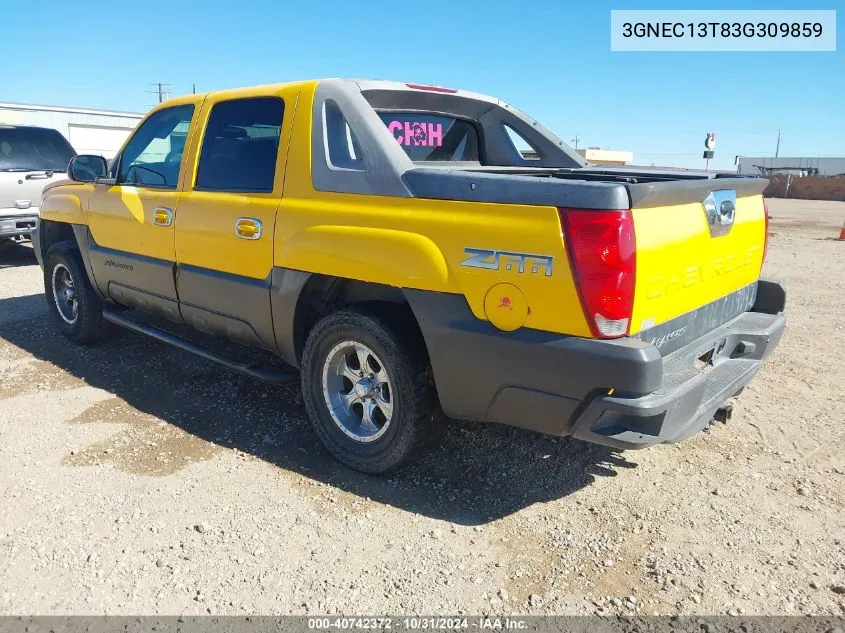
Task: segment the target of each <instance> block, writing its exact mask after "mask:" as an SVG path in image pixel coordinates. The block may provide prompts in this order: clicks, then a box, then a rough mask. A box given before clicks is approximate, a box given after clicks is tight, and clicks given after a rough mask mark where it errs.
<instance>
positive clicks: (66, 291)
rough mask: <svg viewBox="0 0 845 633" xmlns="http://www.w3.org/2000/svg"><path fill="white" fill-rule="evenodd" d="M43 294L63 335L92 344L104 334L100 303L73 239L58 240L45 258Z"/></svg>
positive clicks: (79, 341)
mask: <svg viewBox="0 0 845 633" xmlns="http://www.w3.org/2000/svg"><path fill="white" fill-rule="evenodd" d="M44 293H45V294H46V296H47V305H48V306H49V309H50V312H51V314H52V315H53V318H54V320H55V322H56V324H57V325H58V326H59V329H60V330H61V332H62V334H64V335H65V336H66V337H67V338H69V339H70V340H72V341H74V342H75V343H92V342H94V341H96V340H98V339H100V338H102V336H103V335H104V334H105V333H106V331H107V326H108V324H107V323H106V321H105V320H104V319H103V302H102V300H101V299H100V298H99V297H98V296H97V293H96V292H94V288H93V287H92V286H91V282H90V281H89V280H88V274H87V273H86V272H85V267H84V266H83V264H82V257H81V256H80V254H79V251H78V250H77V248H76V244H74V243H73V242H58V243H56V244H54V245H53V246H51V247H50V250H49V251H47V255H46V257H45V258H44Z"/></svg>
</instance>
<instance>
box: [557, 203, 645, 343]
mask: <svg viewBox="0 0 845 633" xmlns="http://www.w3.org/2000/svg"><path fill="white" fill-rule="evenodd" d="M558 211H559V212H560V222H561V226H562V227H563V232H564V237H565V239H566V249H567V251H568V252H569V261H570V264H571V266H572V272H573V274H574V275H575V283H576V285H577V287H578V293H579V295H580V297H581V307H582V308H583V309H584V315H585V316H586V317H587V321H588V322H589V324H590V330H591V331H592V332H593V336H595V337H596V338H614V337H617V336H624V335H625V334H627V333H628V331H629V330H630V325H631V311H632V309H633V307H634V281H635V277H636V241H635V239H634V222H633V219H632V218H631V212H630V211H628V210H624V211H593V210H586V209H559V210H558Z"/></svg>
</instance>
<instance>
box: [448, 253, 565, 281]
mask: <svg viewBox="0 0 845 633" xmlns="http://www.w3.org/2000/svg"><path fill="white" fill-rule="evenodd" d="M464 253H465V254H466V255H468V257H467V258H466V259H464V260H463V261H462V262H461V266H466V267H467V268H486V269H487V270H501V269H502V268H503V267H504V269H505V270H515V271H516V272H518V273H524V272H525V271H526V269H527V270H528V272H530V273H531V274H535V275H536V274H538V273H539V272H540V271H541V270H542V271H543V272H544V274H545V276H546V277H551V276H552V266H553V264H554V261H555V258H554V257H552V256H551V255H532V254H531V253H514V252H511V251H494V250H490V249H487V248H465V249H464Z"/></svg>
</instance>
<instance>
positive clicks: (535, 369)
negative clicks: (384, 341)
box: [406, 280, 786, 449]
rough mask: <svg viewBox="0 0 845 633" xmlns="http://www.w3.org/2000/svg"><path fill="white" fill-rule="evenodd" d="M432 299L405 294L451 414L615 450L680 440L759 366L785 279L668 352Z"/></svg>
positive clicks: (779, 316) (778, 320) (767, 283)
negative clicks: (521, 323) (508, 324)
mask: <svg viewBox="0 0 845 633" xmlns="http://www.w3.org/2000/svg"><path fill="white" fill-rule="evenodd" d="M432 294H434V293H421V292H418V291H413V292H406V295H407V296H408V299H409V302H410V304H411V307H412V309H413V310H414V313H415V315H416V316H417V320H418V322H419V324H420V327H421V329H422V332H423V336H424V337H425V340H426V345H427V347H428V351H429V356H430V358H431V363H432V369H433V372H434V378H435V382H436V385H437V392H438V396H439V398H440V402H441V405H442V407H443V410H444V412H445V413H446V414H447V415H449V416H450V417H453V418H458V419H464V420H479V421H492V422H500V423H503V424H508V425H512V426H518V427H521V428H526V429H530V430H534V431H539V432H542V433H548V434H552V435H572V436H574V437H577V438H579V439H582V440H585V441H589V442H594V443H598V444H604V445H607V446H611V447H614V448H618V449H632V448H644V447H646V446H651V445H654V444H659V443H662V442H677V441H680V440H682V439H684V438H686V437H689V436H690V435H692V434H694V433H696V432H698V431H700V430H701V429H703V428H704V427H706V426H707V425H708V423H709V422H710V420H712V418H713V416H714V414H715V413H716V411H717V410H718V409H719V408H720V407H722V406H723V405H724V404H725V403H726V401H727V400H728V399H729V398H730V397H731V396H733V395H735V394H736V393H737V392H739V391H740V390H741V389H742V388H743V387H744V386H745V385H746V384H747V383H748V382H749V381H750V380H751V378H752V377H753V376H754V374H755V373H756V372H757V371H758V370H759V368H760V366H761V365H762V363H763V361H764V360H765V359H766V357H767V356H768V355H769V354H770V353H771V351H772V349H774V347H775V346H776V345H777V344H778V341H779V340H780V337H781V334H782V333H783V329H784V326H785V322H786V320H785V317H784V314H783V310H784V304H785V292H784V289H783V286H781V285H780V284H779V283H778V282H775V281H772V280H761V281H760V282H759V284H758V288H757V295H756V301H755V303H754V306H753V308H752V309H751V310H750V311H748V312H743V313H741V314H740V315H739V316H737V317H735V318H733V319H732V320H730V321H728V322H727V323H725V324H723V325H721V326H719V327H717V328H715V329H712V330H711V331H709V332H707V333H706V334H704V335H703V336H701V337H699V338H697V339H696V340H694V341H692V342H690V343H688V344H686V345H684V346H683V347H681V348H680V349H677V350H674V351H673V352H672V353H670V354H667V355H666V356H665V357H664V356H661V353H660V352H659V351H658V349H657V348H656V347H655V346H654V345H652V344H650V343H646V342H643V341H639V340H636V339H632V338H623V339H616V340H608V341H601V340H592V339H581V338H577V337H564V336H560V335H552V334H548V333H542V332H536V331H528V332H520V331H517V332H512V333H504V332H500V331H498V330H495V329H494V328H493V327H492V326H490V325H489V324H487V323H484V322H480V321H478V320H477V319H475V318H474V317H472V315H471V314H463V313H461V312H460V310H461V309H460V301H463V298H462V297H461V298H460V301H458V300H455V299H447V298H446V297H450V296H449V295H437V296H435V297H432ZM452 297H453V296H452ZM463 305H464V306H465V305H466V303H465V301H464V302H463ZM464 309H465V310H467V311H468V308H464ZM456 313H457V314H456ZM444 315H447V316H444ZM611 390H612V393H611Z"/></svg>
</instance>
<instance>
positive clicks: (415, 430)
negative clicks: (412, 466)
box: [302, 310, 438, 473]
mask: <svg viewBox="0 0 845 633" xmlns="http://www.w3.org/2000/svg"><path fill="white" fill-rule="evenodd" d="M397 329H398V328H395V327H393V326H391V325H390V324H389V323H388V322H386V321H383V320H382V319H380V318H378V317H375V316H370V315H368V314H363V313H360V312H356V311H352V310H343V311H340V312H335V313H333V314H330V315H329V316H327V317H325V318H323V319H322V320H321V321H320V322H318V323H317V325H316V326H315V327H314V329H313V330H312V331H311V333H310V334H309V336H308V340H307V342H306V345H305V351H304V352H303V362H302V395H303V398H304V400H305V406H306V409H307V411H308V417H309V418H310V419H311V423H312V425H313V426H314V430H315V432H316V433H317V436H318V437H319V438H320V440H321V441H322V442H323V444H324V445H325V446H326V448H327V449H328V450H329V452H331V453H332V455H334V456H335V457H336V458H337V459H338V460H340V461H341V462H343V463H344V464H346V465H347V466H350V467H352V468H355V469H356V470H360V471H363V472H368V473H380V472H385V471H388V470H391V469H393V468H396V467H397V466H399V465H401V464H403V463H404V462H406V461H407V460H409V459H410V458H411V457H412V456H413V455H414V454H415V453H416V452H417V451H418V450H419V449H421V448H422V446H423V445H424V444H425V443H426V441H427V440H428V439H429V437H430V435H431V431H432V427H433V426H434V424H435V422H436V418H437V414H438V410H437V407H436V404H435V402H436V399H435V395H434V390H433V388H432V386H431V385H430V384H429V381H428V375H427V367H428V361H427V358H426V356H425V351H424V349H420V346H421V343H416V342H412V341H410V340H409V339H408V338H407V337H403V336H401V335H399V334H398V332H397Z"/></svg>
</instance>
